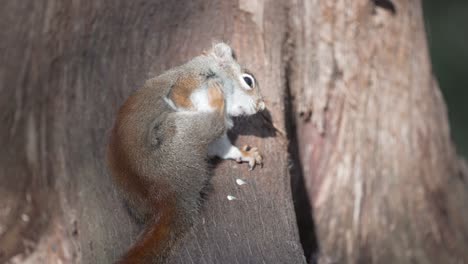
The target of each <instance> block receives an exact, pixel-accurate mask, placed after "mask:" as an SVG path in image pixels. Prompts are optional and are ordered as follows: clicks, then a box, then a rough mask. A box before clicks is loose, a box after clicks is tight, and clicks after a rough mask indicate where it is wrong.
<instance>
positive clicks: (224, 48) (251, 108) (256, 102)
mask: <svg viewBox="0 0 468 264" xmlns="http://www.w3.org/2000/svg"><path fill="white" fill-rule="evenodd" d="M205 55H207V56H211V57H212V58H214V59H215V61H216V62H217V63H216V65H217V67H215V68H214V69H212V70H213V73H214V74H215V75H217V76H219V77H220V78H221V79H222V80H223V83H224V96H225V98H226V111H227V114H228V115H229V116H241V115H253V114H255V113H257V112H258V111H263V110H264V109H265V102H264V101H263V98H262V96H261V94H260V89H259V87H258V83H257V80H256V79H255V77H254V76H253V74H252V73H250V72H248V71H247V70H246V69H244V68H243V67H241V66H240V65H239V63H238V62H237V60H236V56H235V55H234V52H233V51H232V49H231V47H229V46H228V45H227V44H225V43H217V44H215V45H213V47H212V49H211V50H210V51H209V52H207V53H205Z"/></svg>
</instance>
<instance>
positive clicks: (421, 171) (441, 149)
mask: <svg viewBox="0 0 468 264" xmlns="http://www.w3.org/2000/svg"><path fill="white" fill-rule="evenodd" d="M291 17H294V18H293V19H292V21H293V22H292V25H293V32H294V33H293V34H292V36H293V37H292V38H293V41H292V42H291V43H293V44H292V45H291V46H290V50H291V54H292V56H291V58H290V63H289V65H290V66H289V67H290V68H291V69H290V72H291V75H289V78H288V80H289V84H290V86H289V87H290V91H291V98H292V99H293V110H294V111H295V112H294V114H295V117H294V120H295V125H296V128H297V142H298V145H297V146H298V148H297V151H298V153H299V156H300V163H301V164H303V166H302V168H303V170H302V174H303V176H304V179H305V182H306V186H307V187H306V188H307V190H308V192H309V198H310V201H311V207H312V211H313V212H312V214H313V216H314V224H315V228H316V233H317V237H316V239H317V241H318V244H319V245H318V247H319V254H317V255H315V257H316V258H317V259H318V262H319V263H468V253H467V251H466V249H467V248H468V211H467V210H466V207H465V203H466V202H467V201H468V197H467V185H466V183H467V178H466V177H467V175H466V169H465V172H463V168H462V164H460V162H459V161H458V159H457V156H456V153H455V151H454V148H453V146H452V143H451V141H450V138H449V128H448V121H447V115H446V109H445V106H444V102H443V100H442V96H441V94H440V92H439V89H438V87H437V83H436V82H435V81H434V79H433V76H432V72H431V67H430V61H429V58H428V51H427V46H426V37H425V33H424V24H423V16H422V8H421V3H420V1H403V0H401V1H377V0H375V1H367V0H360V1H299V3H298V5H297V6H296V7H295V8H293V10H292V15H291Z"/></svg>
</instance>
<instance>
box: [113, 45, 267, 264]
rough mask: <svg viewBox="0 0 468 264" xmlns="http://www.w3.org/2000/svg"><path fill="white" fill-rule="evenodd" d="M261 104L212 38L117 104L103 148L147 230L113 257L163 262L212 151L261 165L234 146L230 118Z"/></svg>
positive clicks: (248, 78)
mask: <svg viewBox="0 0 468 264" xmlns="http://www.w3.org/2000/svg"><path fill="white" fill-rule="evenodd" d="M264 109H265V103H264V101H263V99H262V96H261V94H260V91H259V87H258V84H257V82H256V80H255V78H254V77H253V75H252V74H251V73H248V72H247V71H246V70H245V69H243V68H242V67H241V66H240V65H239V64H238V62H237V60H236V57H235V55H234V52H233V50H232V49H231V47H229V46H228V45H227V44H225V43H218V44H215V45H213V47H212V48H211V49H210V50H209V51H207V52H203V53H202V54H201V55H199V56H197V57H195V58H193V59H192V60H190V61H188V62H187V63H185V64H183V65H181V66H178V67H175V68H173V69H170V70H168V71H166V72H164V73H162V74H161V75H159V76H158V77H155V78H152V79H149V80H147V81H146V82H145V84H144V85H143V87H142V88H140V89H139V90H137V91H136V92H135V93H133V94H132V95H131V96H130V97H129V98H128V99H127V100H126V101H125V103H124V104H123V106H122V107H121V108H120V110H119V112H118V114H117V117H116V121H115V123H114V127H113V129H112V131H111V135H110V140H109V143H108V147H107V163H108V166H109V168H110V172H111V174H112V176H113V178H114V181H115V182H116V185H117V186H118V187H119V188H120V190H121V192H122V193H123V194H124V198H125V201H126V202H127V204H128V206H129V207H130V209H131V210H132V212H133V213H135V214H136V215H137V216H138V218H139V220H142V221H143V222H144V223H145V228H144V230H143V232H142V233H141V234H140V236H139V238H138V239H137V241H136V243H135V244H134V245H133V246H132V247H131V248H130V249H129V250H128V252H127V253H125V254H124V255H123V256H122V257H121V258H120V259H119V260H118V261H117V263H121V264H124V263H125V264H128V263H164V261H165V259H166V258H167V257H168V255H169V253H170V251H171V249H172V248H173V247H174V246H175V245H176V243H177V242H179V241H180V240H181V239H182V238H183V236H184V234H185V233H187V231H188V230H190V228H191V227H192V226H193V224H194V223H195V221H196V219H197V215H198V211H199V208H200V204H201V201H202V198H201V194H202V192H203V190H204V188H206V186H207V184H208V181H209V179H210V176H211V170H210V166H209V163H208V160H209V158H210V157H215V156H217V157H219V158H221V159H232V160H235V161H237V162H247V163H248V164H249V169H250V170H252V169H253V168H254V167H255V165H260V164H262V156H261V155H260V153H259V151H258V149H257V148H250V147H249V146H244V147H243V148H241V149H239V148H237V147H235V146H233V145H232V144H231V142H230V140H229V139H228V137H227V134H226V132H227V130H229V129H230V128H232V126H233V121H232V117H235V116H243V115H253V114H255V113H257V112H259V111H263V110H264Z"/></svg>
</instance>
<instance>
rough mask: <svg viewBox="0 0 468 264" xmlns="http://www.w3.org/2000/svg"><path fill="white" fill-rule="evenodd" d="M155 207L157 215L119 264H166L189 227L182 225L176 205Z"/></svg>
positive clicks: (166, 204) (169, 204)
mask: <svg viewBox="0 0 468 264" xmlns="http://www.w3.org/2000/svg"><path fill="white" fill-rule="evenodd" d="M159 204H160V206H155V210H156V209H157V212H156V215H155V216H154V217H153V219H151V221H149V222H148V223H147V225H146V227H145V230H144V231H143V233H142V234H141V235H140V237H139V238H138V240H137V242H136V243H135V244H134V245H133V246H132V248H130V250H129V251H128V252H127V253H126V254H125V255H124V256H123V257H122V258H121V259H120V260H119V261H117V263H118V264H145V263H164V260H165V259H166V258H167V257H168V255H169V253H170V249H171V248H172V247H173V246H174V244H175V243H176V241H177V240H178V239H179V238H180V236H181V235H182V233H184V231H186V229H187V228H188V227H189V225H188V224H187V223H186V224H185V225H184V224H182V225H177V223H180V221H178V220H180V219H178V217H180V215H179V214H178V213H177V212H176V204H175V203H172V202H169V203H168V202H167V200H166V201H164V203H159Z"/></svg>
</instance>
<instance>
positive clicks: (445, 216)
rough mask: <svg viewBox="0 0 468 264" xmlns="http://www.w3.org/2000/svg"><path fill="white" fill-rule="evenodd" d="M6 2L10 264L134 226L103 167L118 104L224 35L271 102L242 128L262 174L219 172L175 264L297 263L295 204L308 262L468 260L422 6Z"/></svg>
mask: <svg viewBox="0 0 468 264" xmlns="http://www.w3.org/2000/svg"><path fill="white" fill-rule="evenodd" d="M4 2H5V3H2V5H3V6H2V9H0V17H1V19H0V39H2V41H1V42H0V56H1V61H2V65H1V66H0V85H1V86H0V92H1V94H2V96H1V97H0V117H1V121H2V127H1V129H0V145H1V146H2V153H0V181H1V182H2V184H1V185H0V197H1V199H0V262H2V263H3V262H5V261H6V260H10V262H12V263H59V262H60V261H61V262H62V263H111V262H112V261H114V260H115V259H116V258H117V257H118V256H120V255H121V254H122V253H123V252H124V251H125V250H126V249H127V248H128V247H129V246H130V245H131V243H132V242H133V241H134V240H135V239H136V237H137V235H138V232H139V230H140V227H139V226H138V225H137V224H136V223H134V222H133V220H132V219H131V217H129V215H128V213H127V211H126V209H125V208H124V206H123V203H122V201H121V200H120V198H119V195H118V193H117V191H116V189H115V187H114V185H113V184H112V182H111V178H110V176H109V173H108V171H107V169H106V167H105V162H104V149H105V145H106V143H107V138H108V132H109V129H110V128H111V126H112V122H113V119H114V117H115V113H116V111H117V109H118V107H119V106H120V105H121V104H122V102H123V101H124V100H125V98H126V97H127V96H128V95H129V94H131V93H132V92H133V91H135V90H136V89H137V88H138V87H139V86H141V85H142V83H143V82H144V81H145V80H146V79H148V78H150V77H152V76H155V75H157V74H159V73H161V72H163V71H164V70H167V69H169V68H171V67H173V66H176V65H179V64H181V63H183V62H185V61H187V60H188V59H190V58H191V57H193V56H195V55H197V54H199V53H200V52H201V51H202V50H203V49H206V48H208V47H210V45H211V44H212V42H213V41H215V40H224V41H227V42H229V43H230V44H231V45H232V46H233V47H234V49H235V50H236V51H237V55H238V57H239V60H240V61H241V62H242V63H246V64H247V66H248V67H249V68H250V69H251V70H252V71H253V72H254V73H255V75H256V77H257V79H258V80H259V81H260V86H261V89H262V92H263V94H264V95H265V97H266V100H267V102H268V109H269V111H270V112H269V113H268V114H266V115H262V116H257V117H255V118H252V119H248V120H239V122H238V123H237V126H236V128H235V130H234V131H233V133H232V137H233V138H235V139H236V144H237V145H243V144H247V143H248V144H251V145H255V146H258V147H259V148H260V149H261V150H263V153H264V155H265V167H264V168H263V169H256V170H255V171H254V172H252V173H249V172H248V171H247V168H246V167H245V166H240V165H237V164H235V163H232V162H226V161H225V162H220V163H219V164H217V167H216V169H215V172H216V175H215V176H214V178H213V180H212V185H213V186H212V191H211V193H210V195H208V197H207V201H206V202H205V203H204V206H203V211H202V215H201V217H200V222H199V223H198V224H197V226H195V227H194V229H193V231H192V232H190V234H188V236H187V237H186V239H185V240H184V241H183V243H182V244H181V245H180V246H179V247H178V248H177V249H176V250H175V251H174V254H173V255H172V256H171V259H170V263H192V262H193V263H305V258H304V254H303V251H302V250H301V244H300V243H299V235H298V231H297V225H296V217H295V214H294V211H293V209H294V208H293V202H292V201H293V198H294V206H295V209H296V213H297V216H298V219H297V224H298V225H299V229H300V235H301V236H300V241H301V242H302V246H303V248H304V252H305V255H306V256H307V258H308V261H307V262H309V261H311V262H315V261H317V262H319V263H468V255H467V254H466V253H465V248H467V247H468V243H467V242H468V241H467V240H468V232H467V228H468V216H467V213H466V210H464V208H463V204H464V202H466V201H468V200H467V197H466V196H467V192H466V191H467V187H466V182H467V180H468V179H467V174H466V171H467V170H466V166H464V165H463V164H462V163H461V162H459V161H458V159H457V156H456V153H455V150H454V148H453V146H452V143H451V141H450V139H449V128H448V125H447V117H446V110H445V107H444V103H443V100H442V97H441V95H440V93H439V90H438V87H437V84H436V82H435V81H434V79H433V77H432V72H431V68H430V62H429V59H428V54H427V47H426V38H425V34H424V28H423V20H422V13H421V6H420V1H416V0H413V1H403V0H399V1H396V0H395V1H388V0H386V1H383V0H373V1H369V0H357V1H351V0H338V1H331V0H330V1H329V0H324V1H317V0H311V1H308V0H290V1H280V0H254V1H247V0H239V1H222V2H220V1H214V0H209V1H202V0H196V1H190V2H189V1H181V0H177V1H150V0H135V1H123V0H122V1H109V0H96V1H58V0H42V1H29V2H28V1H14V0H9V1H4ZM283 131H284V132H283ZM288 152H289V154H290V156H289V159H288ZM290 176H291V177H292V179H290ZM238 178H241V179H244V180H246V181H247V182H248V184H247V185H243V186H237V185H236V184H235V180H236V179H238ZM291 184H292V188H293V192H292V193H291V188H290V187H291ZM306 191H307V192H308V195H307V193H306ZM227 195H233V196H235V197H237V200H233V201H228V200H227V199H226V196H227ZM309 207H310V208H309Z"/></svg>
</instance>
